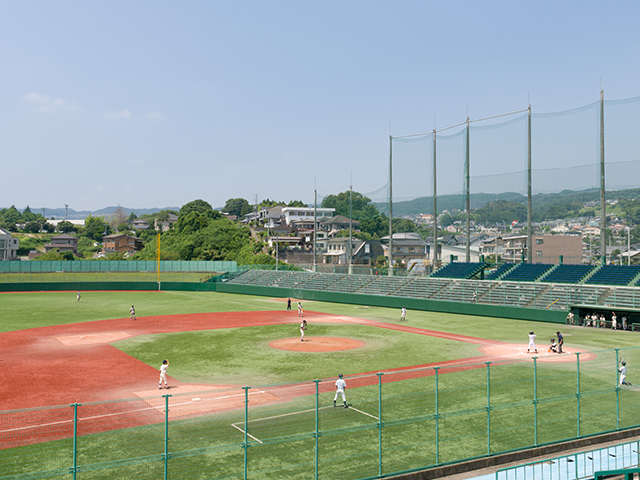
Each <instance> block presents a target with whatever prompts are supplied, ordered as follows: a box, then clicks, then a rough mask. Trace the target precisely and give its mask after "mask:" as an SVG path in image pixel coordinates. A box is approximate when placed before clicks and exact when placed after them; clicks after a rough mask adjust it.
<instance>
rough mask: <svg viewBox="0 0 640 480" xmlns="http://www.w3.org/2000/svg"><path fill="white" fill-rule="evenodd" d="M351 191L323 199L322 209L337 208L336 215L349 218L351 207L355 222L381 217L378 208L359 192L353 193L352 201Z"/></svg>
mask: <svg viewBox="0 0 640 480" xmlns="http://www.w3.org/2000/svg"><path fill="white" fill-rule="evenodd" d="M350 194H351V192H350V191H346V192H342V193H339V194H338V195H327V196H326V197H324V199H322V205H321V206H322V208H335V209H336V215H343V216H345V217H349V206H350V203H351V212H352V214H353V219H354V220H360V221H362V220H368V219H372V218H375V217H377V216H379V215H380V213H379V212H378V209H377V208H376V206H375V205H374V204H373V203H371V199H370V198H369V197H365V196H364V195H362V194H361V193H359V192H353V199H352V200H351V201H350Z"/></svg>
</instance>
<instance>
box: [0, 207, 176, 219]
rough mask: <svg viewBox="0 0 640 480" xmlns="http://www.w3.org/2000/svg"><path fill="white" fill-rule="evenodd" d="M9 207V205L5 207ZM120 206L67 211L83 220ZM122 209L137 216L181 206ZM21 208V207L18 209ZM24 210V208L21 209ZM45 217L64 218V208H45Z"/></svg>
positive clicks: (72, 216)
mask: <svg viewBox="0 0 640 480" xmlns="http://www.w3.org/2000/svg"><path fill="white" fill-rule="evenodd" d="M5 208H8V207H5ZM116 208H118V207H117V206H112V207H105V208H101V209H100V210H94V211H91V210H79V211H78V210H74V209H73V208H70V209H69V210H68V213H67V218H68V219H69V220H82V219H83V218H87V217H88V216H89V215H92V216H96V217H104V216H106V215H111V214H112V213H113V212H114V211H115V209H116ZM122 209H123V210H124V211H125V212H126V213H127V215H130V214H131V212H133V213H135V214H136V215H137V216H140V215H146V214H149V213H157V212H160V211H161V210H175V211H176V212H178V211H180V207H164V208H128V207H122ZM18 210H20V209H18ZM20 211H22V210H20ZM31 211H32V212H33V213H42V209H41V208H33V207H32V208H31ZM44 214H45V217H46V218H53V219H56V220H60V219H64V208H47V209H45V212H44Z"/></svg>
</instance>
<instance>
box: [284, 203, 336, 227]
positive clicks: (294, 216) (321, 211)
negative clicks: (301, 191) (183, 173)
mask: <svg viewBox="0 0 640 480" xmlns="http://www.w3.org/2000/svg"><path fill="white" fill-rule="evenodd" d="M313 210H314V208H313V207H284V208H283V209H282V216H283V217H284V222H285V224H286V225H291V222H293V221H295V220H303V219H305V220H306V219H311V223H313ZM335 211H336V209H335V208H316V219H317V220H318V221H319V220H320V219H322V218H331V217H333V213H334V212H335Z"/></svg>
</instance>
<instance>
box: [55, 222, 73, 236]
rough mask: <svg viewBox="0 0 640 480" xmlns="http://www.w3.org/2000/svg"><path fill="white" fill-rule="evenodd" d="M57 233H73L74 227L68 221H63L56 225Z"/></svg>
mask: <svg viewBox="0 0 640 480" xmlns="http://www.w3.org/2000/svg"><path fill="white" fill-rule="evenodd" d="M58 231H59V232H62V233H71V232H75V231H76V226H75V225H74V224H73V223H71V222H69V221H68V220H65V221H63V222H60V223H59V224H58Z"/></svg>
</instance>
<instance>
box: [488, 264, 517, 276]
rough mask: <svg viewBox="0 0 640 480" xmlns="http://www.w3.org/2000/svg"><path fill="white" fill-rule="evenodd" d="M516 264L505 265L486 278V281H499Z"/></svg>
mask: <svg viewBox="0 0 640 480" xmlns="http://www.w3.org/2000/svg"><path fill="white" fill-rule="evenodd" d="M515 265H516V264H515V263H503V264H502V265H500V266H499V267H498V268H497V269H496V270H495V271H493V272H491V273H489V274H487V275H485V276H484V279H485V280H498V279H499V278H500V277H501V276H502V275H504V274H505V273H507V272H508V271H509V270H511V269H512V268H513V267H514V266H515Z"/></svg>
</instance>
